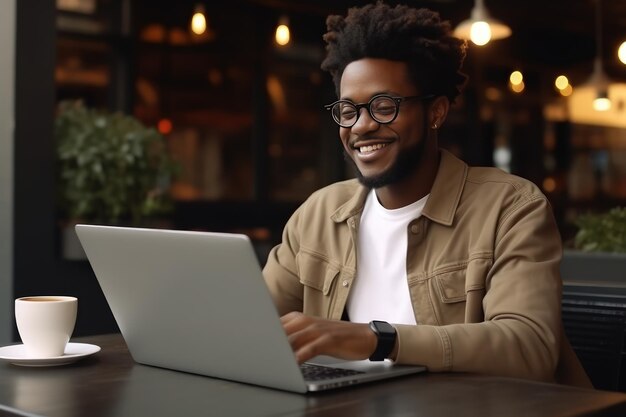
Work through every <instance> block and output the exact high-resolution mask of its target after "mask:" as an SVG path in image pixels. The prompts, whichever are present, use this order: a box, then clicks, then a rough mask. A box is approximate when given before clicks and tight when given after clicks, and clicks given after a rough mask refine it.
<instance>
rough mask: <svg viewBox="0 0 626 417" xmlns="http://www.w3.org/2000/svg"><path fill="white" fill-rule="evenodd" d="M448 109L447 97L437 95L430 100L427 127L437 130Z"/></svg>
mask: <svg viewBox="0 0 626 417" xmlns="http://www.w3.org/2000/svg"><path fill="white" fill-rule="evenodd" d="M449 109H450V101H449V100H448V97H445V96H439V97H437V98H436V99H434V100H433V101H432V103H431V104H430V108H429V111H428V121H429V127H430V128H431V129H434V130H437V129H439V128H440V127H441V125H443V122H445V120H446V116H447V115H448V110H449Z"/></svg>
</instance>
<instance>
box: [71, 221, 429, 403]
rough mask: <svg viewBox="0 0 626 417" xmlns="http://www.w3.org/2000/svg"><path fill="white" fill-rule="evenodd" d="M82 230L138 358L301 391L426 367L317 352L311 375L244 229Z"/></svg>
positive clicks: (79, 227)
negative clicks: (293, 346)
mask: <svg viewBox="0 0 626 417" xmlns="http://www.w3.org/2000/svg"><path fill="white" fill-rule="evenodd" d="M76 232H77V234H78V237H79V239H80V242H81V244H82V246H83V249H84V250H85V253H86V254H87V258H88V259H89V262H90V264H91V267H92V269H93V271H94V273H95V275H96V277H97V280H98V283H99V284H100V287H101V288H102V291H103V293H104V295H105V297H106V300H107V302H108V304H109V307H110V308H111V311H112V312H113V316H114V317H115V320H116V322H117V324H118V326H119V328H120V331H121V333H122V336H123V337H124V340H125V341H126V344H127V345H128V350H129V351H130V354H131V355H132V357H133V359H134V360H135V361H136V362H138V363H141V364H145V365H152V366H158V367H162V368H168V369H173V370H177V371H183V372H189V373H194V374H201V375H206V376H210V377H215V378H221V379H226V380H231V381H237V382H244V383H248V384H254V385H260V386H265V387H270V388H276V389H281V390H286V391H292V392H299V393H305V392H309V391H321V390H327V389H332V388H338V387H343V386H349V385H354V384H358V383H362V382H370V381H375V380H380V379H385V378H390V377H395V376H401V375H408V374H413V373H418V372H422V371H424V370H425V368H424V367H421V366H399V365H394V364H393V363H392V362H390V361H382V362H370V361H369V360H364V361H342V360H339V359H335V358H330V357H317V358H315V359H314V360H313V361H311V363H307V364H305V366H304V367H305V368H306V367H308V368H313V370H314V371H315V373H316V374H317V375H316V376H314V377H313V378H312V379H311V378H306V379H305V376H304V375H303V370H302V367H301V366H299V365H298V363H297V361H296V359H295V356H294V354H293V351H292V350H291V346H290V345H289V342H288V339H287V336H286V334H285V332H284V331H283V328H282V325H281V323H280V318H279V315H278V312H277V310H276V308H275V306H274V304H273V301H272V298H271V296H270V293H269V291H268V289H267V286H266V285H265V281H264V279H263V276H262V273H261V268H260V265H259V262H258V259H257V257H256V254H255V251H254V247H253V246H252V243H251V241H250V239H249V238H248V237H247V236H246V235H243V234H230V233H213V232H190V231H176V230H163V229H141V228H126V227H113V226H94V225H86V224H79V225H77V226H76ZM337 369H338V371H337ZM319 370H322V371H323V372H319ZM307 372H308V371H307ZM335 372H340V375H334V376H325V375H324V374H333V373H335Z"/></svg>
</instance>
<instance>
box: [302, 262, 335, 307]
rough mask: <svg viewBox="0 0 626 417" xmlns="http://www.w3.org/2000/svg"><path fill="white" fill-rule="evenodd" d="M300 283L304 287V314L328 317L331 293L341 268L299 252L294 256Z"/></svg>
mask: <svg viewBox="0 0 626 417" xmlns="http://www.w3.org/2000/svg"><path fill="white" fill-rule="evenodd" d="M296 261H297V263H298V269H299V276H300V283H301V284H302V285H303V287H304V300H303V304H304V308H303V310H304V311H303V312H304V313H305V314H311V315H315V316H320V317H329V315H330V306H331V300H332V293H333V288H334V285H335V282H336V280H337V277H338V276H339V275H340V272H341V268H340V267H339V266H338V265H334V264H331V263H330V262H328V261H327V260H326V259H324V258H322V257H320V256H317V255H315V254H310V253H304V252H300V253H299V254H298V255H297V256H296Z"/></svg>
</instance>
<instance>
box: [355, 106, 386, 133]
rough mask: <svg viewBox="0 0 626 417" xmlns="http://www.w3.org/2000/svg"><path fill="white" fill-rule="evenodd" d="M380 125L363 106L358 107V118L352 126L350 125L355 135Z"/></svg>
mask: <svg viewBox="0 0 626 417" xmlns="http://www.w3.org/2000/svg"><path fill="white" fill-rule="evenodd" d="M379 127H380V123H378V122H377V121H376V120H374V119H372V116H371V115H370V113H369V112H368V111H367V109H366V108H365V107H363V108H361V109H359V118H358V119H357V121H356V123H355V124H354V126H352V133H355V134H357V135H359V134H363V133H366V132H371V131H374V130H376V129H378V128H379Z"/></svg>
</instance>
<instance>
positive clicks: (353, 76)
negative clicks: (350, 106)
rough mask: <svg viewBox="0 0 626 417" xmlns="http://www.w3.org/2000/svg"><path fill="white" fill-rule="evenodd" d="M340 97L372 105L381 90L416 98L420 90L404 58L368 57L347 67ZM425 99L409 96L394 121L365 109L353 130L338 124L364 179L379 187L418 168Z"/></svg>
mask: <svg viewBox="0 0 626 417" xmlns="http://www.w3.org/2000/svg"><path fill="white" fill-rule="evenodd" d="M340 91H341V97H340V98H341V99H342V100H350V101H352V102H353V103H367V102H368V101H369V100H370V99H371V98H372V96H374V95H376V94H381V93H384V94H389V95H391V96H400V97H407V96H415V95H419V94H421V91H418V89H417V87H416V86H415V85H414V84H413V82H412V81H411V80H410V77H409V73H408V66H407V64H406V63H404V62H400V61H390V60H387V59H378V58H376V59H375V58H364V59H360V60H358V61H353V62H351V63H350V64H348V66H347V67H346V68H345V70H344V72H343V75H342V77H341V84H340ZM425 111H426V107H425V103H424V102H423V101H420V100H406V101H403V102H402V103H401V104H400V108H399V112H398V116H397V117H396V119H395V120H394V121H393V122H391V123H389V124H380V123H378V122H376V121H375V120H373V119H372V118H371V116H370V115H369V113H368V112H367V110H366V109H364V108H363V109H360V115H359V118H358V120H357V122H356V123H355V124H354V126H352V127H351V128H343V127H341V128H339V136H340V137H341V141H342V143H343V147H344V152H345V154H346V156H347V157H348V158H349V160H351V161H352V162H353V163H354V165H355V166H356V168H357V171H358V173H359V180H360V181H361V182H362V183H363V184H364V185H366V186H368V187H373V188H379V187H383V186H386V185H390V184H394V183H397V182H399V181H401V180H403V179H405V178H406V177H408V176H409V175H411V174H412V173H414V172H416V171H417V168H418V166H419V163H420V161H421V159H422V154H423V150H424V143H425V139H426V138H425V137H424V135H425V132H426V131H427V129H426V128H425V126H424V122H425V120H426V118H425Z"/></svg>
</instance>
